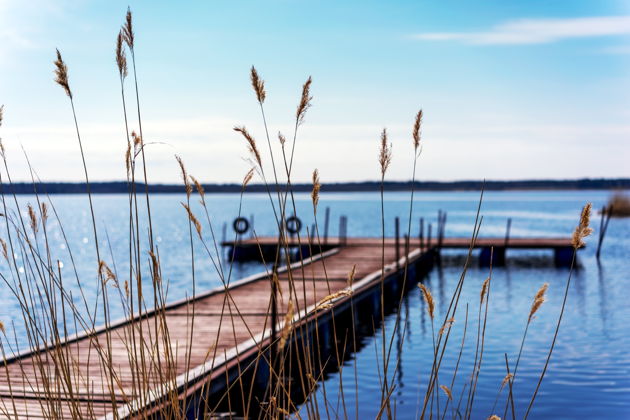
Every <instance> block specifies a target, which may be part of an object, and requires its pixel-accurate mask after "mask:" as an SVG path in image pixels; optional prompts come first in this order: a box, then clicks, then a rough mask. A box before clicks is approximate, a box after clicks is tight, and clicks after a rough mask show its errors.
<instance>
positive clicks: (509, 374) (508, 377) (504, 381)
mask: <svg viewBox="0 0 630 420" xmlns="http://www.w3.org/2000/svg"><path fill="white" fill-rule="evenodd" d="M513 377H514V374H513V373H508V374H507V375H505V377H504V378H503V380H502V381H501V388H503V387H504V386H505V384H507V383H508V382H509V381H510V380H511V379H512V378H513Z"/></svg>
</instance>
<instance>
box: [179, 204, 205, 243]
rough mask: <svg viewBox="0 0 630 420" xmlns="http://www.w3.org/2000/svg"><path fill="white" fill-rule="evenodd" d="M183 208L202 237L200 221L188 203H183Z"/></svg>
mask: <svg viewBox="0 0 630 420" xmlns="http://www.w3.org/2000/svg"><path fill="white" fill-rule="evenodd" d="M182 206H184V208H185V209H186V212H187V213H188V218H189V219H190V221H191V222H192V224H193V225H195V230H196V231H197V235H199V237H201V223H199V220H197V218H196V217H195V215H194V214H193V212H192V210H190V207H189V206H188V205H187V204H186V203H182Z"/></svg>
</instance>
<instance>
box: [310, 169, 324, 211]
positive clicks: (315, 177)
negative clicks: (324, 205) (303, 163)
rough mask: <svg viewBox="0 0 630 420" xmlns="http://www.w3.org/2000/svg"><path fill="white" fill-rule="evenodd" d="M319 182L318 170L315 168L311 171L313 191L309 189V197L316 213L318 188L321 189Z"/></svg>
mask: <svg viewBox="0 0 630 420" xmlns="http://www.w3.org/2000/svg"><path fill="white" fill-rule="evenodd" d="M321 187H322V186H321V184H320V183H319V171H318V170H317V169H315V170H314V171H313V191H311V199H312V201H313V211H314V212H315V213H317V204H318V203H319V190H320V189H321Z"/></svg>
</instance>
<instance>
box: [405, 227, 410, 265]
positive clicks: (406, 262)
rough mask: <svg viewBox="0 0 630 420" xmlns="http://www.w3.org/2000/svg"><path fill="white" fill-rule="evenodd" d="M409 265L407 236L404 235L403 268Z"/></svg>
mask: <svg viewBox="0 0 630 420" xmlns="http://www.w3.org/2000/svg"><path fill="white" fill-rule="evenodd" d="M408 265H409V235H407V234H406V233H405V268H407V266H408Z"/></svg>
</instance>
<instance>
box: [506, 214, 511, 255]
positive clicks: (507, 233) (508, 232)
mask: <svg viewBox="0 0 630 420" xmlns="http://www.w3.org/2000/svg"><path fill="white" fill-rule="evenodd" d="M511 228H512V218H511V217H508V219H507V226H506V227H505V247H506V248H507V246H508V242H509V240H510V229H511Z"/></svg>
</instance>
